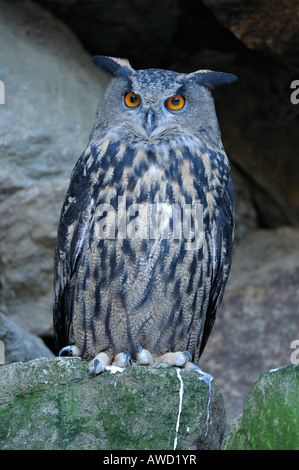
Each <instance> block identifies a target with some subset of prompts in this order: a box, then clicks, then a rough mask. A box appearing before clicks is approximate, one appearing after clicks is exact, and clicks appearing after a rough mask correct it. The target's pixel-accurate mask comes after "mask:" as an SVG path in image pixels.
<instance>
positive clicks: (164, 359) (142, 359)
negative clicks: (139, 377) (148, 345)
mask: <svg viewBox="0 0 299 470" xmlns="http://www.w3.org/2000/svg"><path fill="white" fill-rule="evenodd" d="M136 349H137V356H136V357H137V364H139V365H142V366H148V365H151V364H155V363H156V364H162V363H163V364H168V365H169V366H173V367H183V368H186V367H188V368H191V366H190V365H189V364H192V365H194V364H193V363H192V362H191V361H192V354H191V352H190V351H188V350H186V351H177V352H168V353H165V354H162V355H161V356H158V357H154V356H153V355H152V354H151V353H150V352H149V351H148V350H147V349H144V348H143V347H142V346H140V344H137V346H136ZM194 367H195V366H194Z"/></svg>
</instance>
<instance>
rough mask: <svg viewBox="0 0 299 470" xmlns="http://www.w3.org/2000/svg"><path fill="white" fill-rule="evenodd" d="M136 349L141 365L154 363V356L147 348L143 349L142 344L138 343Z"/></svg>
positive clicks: (138, 362)
mask: <svg viewBox="0 0 299 470" xmlns="http://www.w3.org/2000/svg"><path fill="white" fill-rule="evenodd" d="M136 349H137V355H136V357H137V364H139V365H140V366H150V365H151V364H154V358H153V356H152V354H151V353H150V352H149V351H148V350H147V349H143V347H142V346H140V344H137V346H136Z"/></svg>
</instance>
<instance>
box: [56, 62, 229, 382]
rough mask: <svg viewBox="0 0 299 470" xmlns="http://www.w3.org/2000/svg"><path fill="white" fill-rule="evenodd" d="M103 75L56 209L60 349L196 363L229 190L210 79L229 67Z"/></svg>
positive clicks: (89, 356) (207, 328)
mask: <svg viewBox="0 0 299 470" xmlns="http://www.w3.org/2000/svg"><path fill="white" fill-rule="evenodd" d="M93 62H94V63H95V64H96V65H97V66H99V67H100V68H101V69H102V70H104V71H106V72H108V73H109V74H110V75H111V76H112V77H111V80H110V82H109V83H108V86H107V89H106V92H105V94H104V97H103V99H102V101H101V103H100V105H99V107H98V110H97V114H96V119H95V124H94V126H93V129H92V131H91V134H90V139H89V143H88V145H87V147H86V149H85V150H84V152H83V153H82V155H81V157H80V158H79V160H78V162H77V164H76V165H75V168H74V169H73V172H72V175H71V178H70V184H69V187H68V190H67V194H66V197H65V201H64V204H63V207H62V211H61V218H60V222H59V227H58V235H57V244H56V251H55V269H54V337H55V342H56V347H57V351H60V352H59V354H64V353H65V352H67V353H68V354H73V355H78V356H81V357H82V358H84V359H86V360H88V361H89V367H90V370H91V372H92V373H94V374H95V375H96V374H98V373H100V372H102V371H103V370H105V369H106V368H107V367H108V366H110V365H111V364H115V365H118V366H120V367H125V366H127V365H128V364H129V363H130V362H131V361H137V363H138V364H143V365H146V364H152V363H155V362H165V363H167V364H170V365H173V366H178V367H187V366H188V365H190V364H195V366H196V365H197V364H198V361H199V358H200V356H201V354H202V352H203V350H204V347H205V345H206V343H207V340H208V337H209V335H210V332H211V329H212V327H213V324H214V320H215V317H216V313H217V310H218V309H219V306H220V304H221V300H222V297H223V293H224V289H225V285H226V282H227V279H228V275H229V270H230V266H231V260H232V251H233V229H234V201H233V189H232V181H231V177H230V165H229V161H228V159H227V156H226V153H225V150H224V148H223V145H222V142H221V136H220V130H219V126H218V121H217V117H216V113H215V108H214V101H213V97H212V93H211V92H212V90H213V89H214V88H215V87H217V86H219V85H223V84H228V83H230V82H233V81H234V80H236V78H237V77H236V76H235V75H232V74H228V73H221V72H215V71H210V70H199V71H196V72H193V73H178V72H174V71H168V70H162V69H147V70H135V69H133V68H132V66H131V65H130V63H129V62H128V61H127V60H126V59H118V58H112V57H106V56H96V57H94V58H93Z"/></svg>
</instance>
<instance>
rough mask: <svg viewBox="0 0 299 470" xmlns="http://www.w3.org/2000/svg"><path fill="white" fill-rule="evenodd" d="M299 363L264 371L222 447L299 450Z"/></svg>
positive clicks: (225, 448)
mask: <svg viewBox="0 0 299 470" xmlns="http://www.w3.org/2000/svg"><path fill="white" fill-rule="evenodd" d="M298 392H299V366H298V365H289V366H287V367H283V368H281V369H274V370H270V371H268V372H265V373H263V374H262V375H261V376H260V377H259V379H258V380H257V381H256V382H255V383H254V384H253V386H252V388H251V390H250V393H249V395H248V397H247V399H246V402H245V405H244V410H243V414H242V416H240V417H239V418H238V419H237V420H236V421H235V422H234V424H233V426H232V429H231V430H230V432H229V433H228V434H227V435H226V436H225V439H224V441H223V443H222V446H221V448H222V449H223V450H299V438H298V427H299V402H298Z"/></svg>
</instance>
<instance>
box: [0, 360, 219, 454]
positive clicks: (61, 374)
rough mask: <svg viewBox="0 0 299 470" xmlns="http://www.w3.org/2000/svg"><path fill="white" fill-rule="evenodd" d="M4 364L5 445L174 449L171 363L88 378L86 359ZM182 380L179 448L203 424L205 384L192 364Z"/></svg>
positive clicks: (0, 431) (176, 399) (176, 393)
mask: <svg viewBox="0 0 299 470" xmlns="http://www.w3.org/2000/svg"><path fill="white" fill-rule="evenodd" d="M2 370H3V371H4V374H3V377H4V380H3V382H2V383H1V377H0V387H1V385H2V390H1V392H0V393H2V397H3V401H2V402H1V404H0V446H1V448H3V449H58V450H59V449H110V450H112V449H134V450H135V449H153V450H163V449H165V450H169V449H173V445H174V439H175V436H176V423H177V417H178V412H179V403H180V386H181V385H180V381H179V380H178V376H177V372H176V370H175V369H173V368H170V367H164V366H162V365H157V366H153V367H139V366H136V365H133V366H132V367H130V368H128V369H126V370H125V371H124V372H122V373H117V374H115V375H113V374H111V373H110V372H105V373H103V374H102V375H100V376H98V377H96V378H94V377H91V376H90V375H89V373H88V367H87V364H86V363H84V361H72V360H56V359H55V360H51V359H49V360H44V361H42V360H40V361H32V363H31V364H30V363H28V364H27V365H23V364H21V363H19V364H13V365H10V366H5V368H4V369H2ZM30 372H31V373H32V374H33V377H32V378H31V380H30ZM182 379H183V382H184V396H183V407H182V413H181V420H180V428H179V433H178V436H177V437H178V441H177V442H178V445H177V449H189V448H194V445H195V444H194V442H195V441H196V442H197V440H198V437H200V436H202V435H204V432H205V430H206V412H207V402H208V393H207V388H208V387H207V385H206V384H205V383H204V382H202V381H200V380H198V374H194V373H193V372H192V371H188V372H187V371H186V372H182ZM215 387H216V386H215ZM215 387H214V388H215ZM215 390H216V388H215ZM217 393H218V395H219V392H217ZM212 397H213V398H212V400H211V401H212V402H217V403H218V399H219V396H216V395H215V393H214V392H213V393H212ZM211 406H214V405H213V403H211ZM214 408H215V407H214ZM216 409H218V408H217V407H216ZM218 421H219V422H218ZM222 422H223V413H222V414H221V413H220V415H219V416H218V415H217V414H216V415H215V414H214V415H213V418H212V419H211V426H212V425H213V426H216V427H217V426H220V423H222ZM187 429H188V431H187ZM196 436H197V437H196ZM204 441H205V446H206V448H213V446H216V448H217V445H219V443H218V444H217V442H216V444H211V443H210V442H211V441H209V436H207V437H205V439H204Z"/></svg>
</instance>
